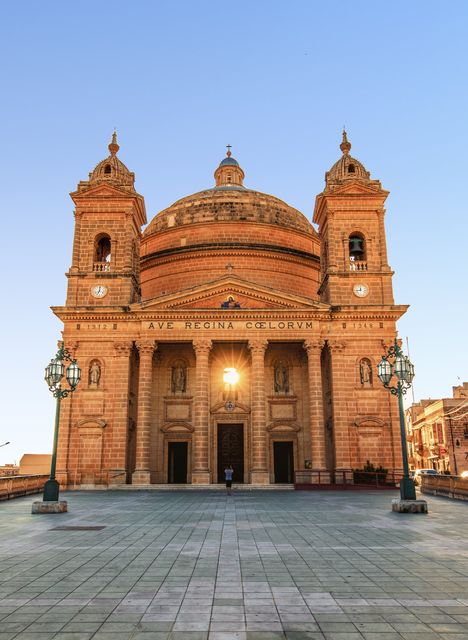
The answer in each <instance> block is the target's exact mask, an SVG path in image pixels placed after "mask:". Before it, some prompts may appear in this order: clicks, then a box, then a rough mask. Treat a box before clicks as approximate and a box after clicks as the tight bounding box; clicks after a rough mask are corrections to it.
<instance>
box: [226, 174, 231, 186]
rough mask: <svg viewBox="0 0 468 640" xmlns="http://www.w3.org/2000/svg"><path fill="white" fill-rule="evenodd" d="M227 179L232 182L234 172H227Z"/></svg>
mask: <svg viewBox="0 0 468 640" xmlns="http://www.w3.org/2000/svg"><path fill="white" fill-rule="evenodd" d="M227 181H228V183H229V184H230V183H231V182H232V174H231V173H228V174H227Z"/></svg>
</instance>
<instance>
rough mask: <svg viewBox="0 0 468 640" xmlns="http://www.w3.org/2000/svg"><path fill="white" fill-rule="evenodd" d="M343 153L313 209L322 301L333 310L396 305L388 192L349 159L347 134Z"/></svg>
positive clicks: (326, 178)
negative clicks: (389, 254)
mask: <svg viewBox="0 0 468 640" xmlns="http://www.w3.org/2000/svg"><path fill="white" fill-rule="evenodd" d="M340 149H341V151H342V157H341V158H340V159H339V160H338V162H336V163H335V164H334V165H333V167H332V168H331V169H330V171H327V173H326V174H325V189H324V190H323V191H322V193H320V194H319V195H318V196H317V198H316V203H315V210H314V222H315V223H316V224H318V225H319V234H320V238H321V276H320V280H321V283H320V287H319V294H320V299H321V301H322V302H325V303H328V304H331V305H348V304H351V305H362V304H366V305H369V304H370V305H392V304H393V290H392V275H393V271H392V270H391V269H390V267H389V265H388V262H387V244H386V239H385V228H384V215H385V209H384V204H385V200H386V198H387V196H388V191H385V189H383V188H382V185H381V184H380V181H379V180H372V179H371V177H370V173H369V172H368V171H367V170H366V169H365V167H364V166H363V165H362V164H361V162H359V160H356V158H353V157H352V156H351V155H350V154H349V152H350V150H351V143H350V142H349V141H348V137H347V135H346V131H343V140H342V143H341V145H340Z"/></svg>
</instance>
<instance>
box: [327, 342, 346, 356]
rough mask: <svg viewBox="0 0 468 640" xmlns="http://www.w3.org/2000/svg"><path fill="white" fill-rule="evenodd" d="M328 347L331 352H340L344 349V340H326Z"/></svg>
mask: <svg viewBox="0 0 468 640" xmlns="http://www.w3.org/2000/svg"><path fill="white" fill-rule="evenodd" d="M327 344H328V348H329V349H330V351H331V352H332V353H341V352H342V351H344V350H345V349H346V342H345V341H344V340H335V339H331V340H327Z"/></svg>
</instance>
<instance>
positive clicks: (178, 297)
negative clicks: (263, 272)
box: [138, 275, 328, 310]
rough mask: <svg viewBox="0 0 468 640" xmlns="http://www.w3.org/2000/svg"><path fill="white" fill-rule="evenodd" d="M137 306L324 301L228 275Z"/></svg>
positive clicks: (280, 305) (281, 305) (290, 305)
mask: <svg viewBox="0 0 468 640" xmlns="http://www.w3.org/2000/svg"><path fill="white" fill-rule="evenodd" d="M231 299H232V300H231ZM138 306H139V307H140V308H141V309H142V310H145V309H148V310H149V309H151V310H153V309H180V310H183V309H226V310H231V309H234V310H236V309H237V310H239V309H240V310H241V309H298V308H303V309H321V308H323V309H328V305H325V304H322V303H320V302H316V301H314V300H312V299H309V298H303V297H300V296H295V295H292V294H289V293H285V292H283V291H278V290H275V289H271V288H269V287H263V286H261V285H258V284H256V283H253V282H249V281H246V280H243V279H242V278H237V277H234V276H231V275H228V276H224V277H222V278H219V279H218V280H215V281H213V282H208V283H205V284H203V285H198V286H196V287H192V288H190V289H185V290H182V291H180V292H177V293H174V294H169V295H165V296H161V297H159V298H154V299H153V300H147V301H145V302H143V303H141V305H138Z"/></svg>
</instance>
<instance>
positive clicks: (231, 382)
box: [223, 367, 239, 411]
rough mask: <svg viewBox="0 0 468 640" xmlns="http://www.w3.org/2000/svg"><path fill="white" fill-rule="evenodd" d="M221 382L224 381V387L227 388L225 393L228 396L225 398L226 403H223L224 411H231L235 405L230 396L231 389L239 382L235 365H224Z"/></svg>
mask: <svg viewBox="0 0 468 640" xmlns="http://www.w3.org/2000/svg"><path fill="white" fill-rule="evenodd" d="M223 382H224V385H225V388H227V391H228V394H227V396H228V397H227V400H226V404H225V405H224V406H225V409H226V411H233V410H234V409H235V407H236V404H235V402H234V399H233V397H232V395H233V394H232V390H233V388H234V389H235V387H236V384H237V383H238V382H239V373H238V371H237V369H236V368H235V367H226V368H225V369H224V373H223Z"/></svg>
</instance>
